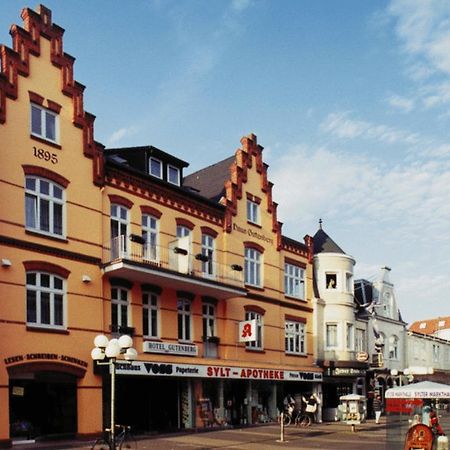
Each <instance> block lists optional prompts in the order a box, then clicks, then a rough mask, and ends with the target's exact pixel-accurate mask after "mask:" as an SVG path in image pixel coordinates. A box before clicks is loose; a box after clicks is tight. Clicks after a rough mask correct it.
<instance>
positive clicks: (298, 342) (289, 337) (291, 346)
mask: <svg viewBox="0 0 450 450" xmlns="http://www.w3.org/2000/svg"><path fill="white" fill-rule="evenodd" d="M284 341H285V350H286V353H295V354H299V355H304V354H305V353H306V349H305V324H304V323H301V322H296V321H291V320H286V323H285V339H284Z"/></svg>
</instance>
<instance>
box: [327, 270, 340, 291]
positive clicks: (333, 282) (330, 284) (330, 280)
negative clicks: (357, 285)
mask: <svg viewBox="0 0 450 450" xmlns="http://www.w3.org/2000/svg"><path fill="white" fill-rule="evenodd" d="M325 283H326V288H327V289H336V287H337V275H336V274H335V273H327V274H325Z"/></svg>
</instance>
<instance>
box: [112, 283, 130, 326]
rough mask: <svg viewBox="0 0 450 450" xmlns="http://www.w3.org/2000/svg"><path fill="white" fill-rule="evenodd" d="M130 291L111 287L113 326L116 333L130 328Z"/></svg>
mask: <svg viewBox="0 0 450 450" xmlns="http://www.w3.org/2000/svg"><path fill="white" fill-rule="evenodd" d="M128 293H129V291H128V289H125V288H123V287H115V286H113V287H111V325H112V330H113V331H114V332H119V330H120V328H122V327H127V326H128V307H129V302H128Z"/></svg>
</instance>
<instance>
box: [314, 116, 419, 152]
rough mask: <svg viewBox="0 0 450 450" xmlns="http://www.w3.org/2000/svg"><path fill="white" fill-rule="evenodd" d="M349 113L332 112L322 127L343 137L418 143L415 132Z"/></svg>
mask: <svg viewBox="0 0 450 450" xmlns="http://www.w3.org/2000/svg"><path fill="white" fill-rule="evenodd" d="M349 115H350V114H349V113H348V112H337V113H331V114H329V115H328V116H327V117H326V118H325V120H324V121H323V122H322V123H321V125H320V128H321V129H322V131H325V132H327V133H330V134H332V135H333V136H336V137H339V138H341V139H355V138H363V139H370V140H373V141H378V142H383V143H387V144H398V143H403V144H416V143H418V142H419V137H418V135H417V134H415V133H410V132H408V131H404V130H401V129H398V128H394V127H390V126H387V125H378V124H374V123H370V122H367V121H364V120H355V119H351V118H350V117H349Z"/></svg>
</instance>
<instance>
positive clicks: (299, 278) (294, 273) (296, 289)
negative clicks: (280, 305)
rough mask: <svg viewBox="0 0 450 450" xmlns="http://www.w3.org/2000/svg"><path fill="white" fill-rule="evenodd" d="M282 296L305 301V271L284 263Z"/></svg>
mask: <svg viewBox="0 0 450 450" xmlns="http://www.w3.org/2000/svg"><path fill="white" fill-rule="evenodd" d="M284 294H285V295H288V296H289V297H294V298H298V299H305V270H304V269H303V268H302V267H300V266H297V265H295V264H290V263H286V262H285V263H284Z"/></svg>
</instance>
